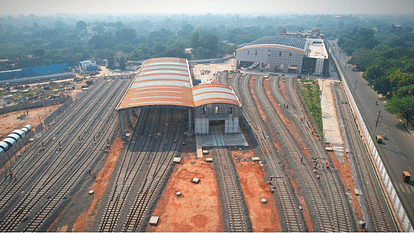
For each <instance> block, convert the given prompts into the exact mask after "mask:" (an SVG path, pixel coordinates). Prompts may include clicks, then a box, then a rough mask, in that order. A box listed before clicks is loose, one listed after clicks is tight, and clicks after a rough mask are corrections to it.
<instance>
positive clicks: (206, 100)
mask: <svg viewBox="0 0 414 233" xmlns="http://www.w3.org/2000/svg"><path fill="white" fill-rule="evenodd" d="M193 99H194V107H197V106H200V105H204V104H215V103H225V104H233V105H238V106H241V104H240V101H239V99H238V98H237V96H236V95H235V94H234V92H233V90H232V89H231V88H230V87H229V86H227V85H224V84H201V85H198V86H195V87H193Z"/></svg>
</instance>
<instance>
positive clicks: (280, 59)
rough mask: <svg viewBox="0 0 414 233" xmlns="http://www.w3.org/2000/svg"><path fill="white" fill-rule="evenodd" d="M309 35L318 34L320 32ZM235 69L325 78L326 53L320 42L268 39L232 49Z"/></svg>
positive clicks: (261, 39)
mask: <svg viewBox="0 0 414 233" xmlns="http://www.w3.org/2000/svg"><path fill="white" fill-rule="evenodd" d="M312 32H315V33H321V32H320V30H316V31H315V30H314V31H312ZM236 60H237V67H238V68H241V67H245V68H247V69H255V68H259V70H267V71H269V72H283V73H303V74H309V75H311V74H312V75H324V76H328V75H329V69H328V65H329V63H328V52H327V50H326V47H325V44H324V41H323V39H312V38H310V37H309V38H302V36H287V35H285V36H268V37H263V38H260V39H257V40H255V41H253V42H251V43H249V44H248V45H246V46H243V47H241V48H239V49H237V50H236Z"/></svg>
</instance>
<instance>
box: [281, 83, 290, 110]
mask: <svg viewBox="0 0 414 233" xmlns="http://www.w3.org/2000/svg"><path fill="white" fill-rule="evenodd" d="M279 86H280V91H281V92H282V94H283V95H284V96H285V99H286V101H287V102H288V103H289V104H291V102H290V99H289V98H286V97H287V96H288V93H287V91H286V79H285V78H281V79H280V81H279Z"/></svg>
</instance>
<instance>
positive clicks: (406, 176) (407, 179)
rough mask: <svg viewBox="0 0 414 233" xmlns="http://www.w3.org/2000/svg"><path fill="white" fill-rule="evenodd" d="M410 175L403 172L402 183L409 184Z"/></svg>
mask: <svg viewBox="0 0 414 233" xmlns="http://www.w3.org/2000/svg"><path fill="white" fill-rule="evenodd" d="M410 178H411V175H410V173H409V172H408V171H403V181H404V182H405V183H410Z"/></svg>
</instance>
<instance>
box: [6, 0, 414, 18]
mask: <svg viewBox="0 0 414 233" xmlns="http://www.w3.org/2000/svg"><path fill="white" fill-rule="evenodd" d="M57 13H115V14H122V13H135V14H140V13H170V14H206V13H212V14H227V13H229V14H261V13H263V14H291V13H296V14H414V0H70V1H69V0H0V15H3V16H4V15H9V14H11V15H18V14H24V15H28V14H35V15H51V14H52V15H55V14H57Z"/></svg>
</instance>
